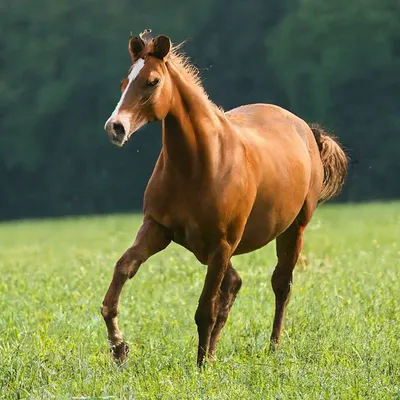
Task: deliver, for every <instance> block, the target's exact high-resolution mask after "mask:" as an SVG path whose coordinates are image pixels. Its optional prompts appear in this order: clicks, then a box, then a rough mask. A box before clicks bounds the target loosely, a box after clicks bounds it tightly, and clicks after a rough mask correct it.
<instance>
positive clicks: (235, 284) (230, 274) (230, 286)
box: [221, 268, 242, 294]
mask: <svg viewBox="0 0 400 400" xmlns="http://www.w3.org/2000/svg"><path fill="white" fill-rule="evenodd" d="M241 287H242V278H241V277H240V276H239V274H238V273H237V272H236V271H235V270H234V269H233V268H229V269H228V271H227V273H226V276H225V279H224V281H223V282H222V286H221V289H222V291H226V292H231V293H234V294H236V293H237V292H238V291H239V290H240V288H241Z"/></svg>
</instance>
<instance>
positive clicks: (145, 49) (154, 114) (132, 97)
mask: <svg viewBox="0 0 400 400" xmlns="http://www.w3.org/2000/svg"><path fill="white" fill-rule="evenodd" d="M149 34H150V30H146V31H145V32H144V33H143V34H141V35H139V36H136V37H130V39H129V43H128V50H129V53H130V55H131V57H132V66H131V67H130V69H129V72H128V76H127V77H126V78H125V79H123V80H122V81H121V92H122V95H121V99H120V100H119V102H118V104H117V106H116V108H115V110H114V112H113V113H112V114H111V116H110V118H109V119H108V120H107V122H106V124H105V126H104V128H105V130H106V131H107V133H108V136H109V138H110V140H111V142H112V143H114V144H116V145H117V146H120V147H121V146H123V145H124V143H125V142H126V141H127V140H128V139H129V138H130V136H131V135H132V134H133V133H135V132H136V131H137V130H138V129H139V128H141V127H142V126H143V125H144V124H146V123H148V122H151V121H157V120H162V119H164V118H165V116H166V115H167V113H168V110H169V105H170V101H171V97H172V85H171V81H170V78H169V74H168V73H167V67H166V65H165V60H166V59H167V58H168V55H169V53H170V50H171V40H170V39H169V38H168V37H167V36H163V35H161V36H157V37H156V38H154V39H152V38H150V37H149Z"/></svg>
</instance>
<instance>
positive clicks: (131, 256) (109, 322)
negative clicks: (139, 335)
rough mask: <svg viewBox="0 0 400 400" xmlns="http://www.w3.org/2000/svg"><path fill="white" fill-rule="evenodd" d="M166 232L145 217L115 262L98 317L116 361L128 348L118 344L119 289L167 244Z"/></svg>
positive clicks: (120, 359) (121, 357)
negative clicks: (132, 238) (129, 244)
mask: <svg viewBox="0 0 400 400" xmlns="http://www.w3.org/2000/svg"><path fill="white" fill-rule="evenodd" d="M170 241H171V239H170V234H169V231H168V230H167V229H166V228H164V227H163V226H161V225H160V224H158V223H157V222H156V221H154V220H153V219H152V218H150V217H145V218H144V221H143V225H142V226H141V227H140V229H139V232H138V234H137V236H136V240H135V242H134V243H133V245H132V246H131V247H130V248H129V249H128V250H127V251H126V252H125V253H124V254H123V256H122V257H121V258H120V259H119V260H118V262H117V264H116V265H115V268H114V275H113V278H112V280H111V283H110V286H109V288H108V291H107V293H106V295H105V297H104V300H103V307H102V308H101V314H102V315H103V318H104V321H105V323H106V326H107V331H108V340H109V342H110V345H111V350H112V355H113V357H114V359H115V360H116V361H123V360H124V359H125V358H126V356H127V354H128V351H129V347H128V345H127V344H126V343H124V342H123V341H122V334H121V331H120V330H119V327H118V318H117V314H118V304H119V298H120V295H121V291H122V288H123V286H124V284H125V282H126V281H127V280H128V279H131V278H133V277H134V276H135V274H136V272H137V271H138V269H139V267H140V265H141V264H142V263H143V262H145V261H146V260H147V259H148V258H149V257H150V256H152V255H153V254H155V253H157V252H159V251H161V250H163V249H165V247H167V246H168V244H169V243H170Z"/></svg>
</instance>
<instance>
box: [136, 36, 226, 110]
mask: <svg viewBox="0 0 400 400" xmlns="http://www.w3.org/2000/svg"><path fill="white" fill-rule="evenodd" d="M139 36H140V38H141V39H142V40H143V41H144V43H145V45H146V47H147V46H149V45H151V41H152V39H153V38H152V36H151V30H150V29H146V30H145V31H144V32H143V33H141V34H140V35H139ZM185 43H186V41H183V42H180V43H178V44H173V45H172V48H171V51H170V53H169V55H168V61H169V62H171V63H172V64H173V65H174V66H175V67H176V68H177V69H178V70H179V72H181V73H182V74H183V75H184V76H185V78H186V81H187V82H190V83H191V84H192V85H193V87H195V88H197V89H198V90H199V91H200V92H201V93H202V94H203V95H204V96H205V97H206V98H207V99H208V101H209V102H210V103H211V104H212V105H213V106H215V107H216V108H217V109H218V110H219V111H221V112H222V113H224V110H223V109H222V108H221V107H218V106H217V105H216V104H215V103H214V102H213V101H212V100H211V99H210V98H209V96H208V93H207V92H206V91H205V89H204V87H203V83H202V81H201V78H200V71H199V69H198V68H197V67H196V66H195V65H193V64H192V62H191V60H190V58H189V57H188V56H187V55H186V54H185V53H184V51H183V50H182V48H183V46H184V44H185Z"/></svg>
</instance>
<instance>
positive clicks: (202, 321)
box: [194, 307, 217, 329]
mask: <svg viewBox="0 0 400 400" xmlns="http://www.w3.org/2000/svg"><path fill="white" fill-rule="evenodd" d="M214 308H215V307H213V308H212V309H204V308H201V307H199V308H198V309H197V310H196V314H195V315H194V320H195V322H196V325H197V328H198V329H201V328H203V327H204V326H206V327H207V326H212V325H214V324H215V322H216V320H217V315H216V312H215V310H214Z"/></svg>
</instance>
